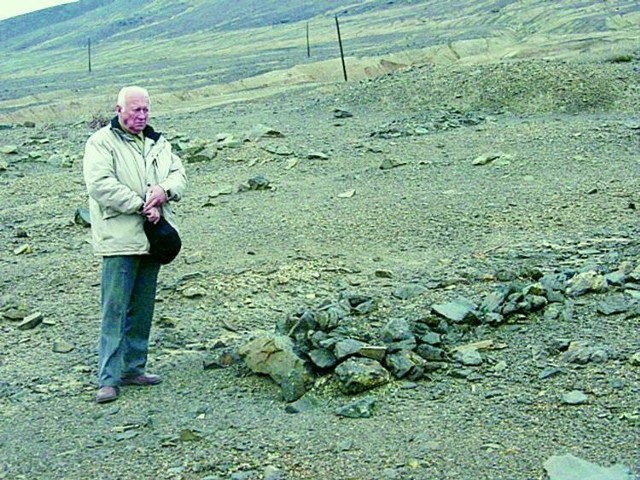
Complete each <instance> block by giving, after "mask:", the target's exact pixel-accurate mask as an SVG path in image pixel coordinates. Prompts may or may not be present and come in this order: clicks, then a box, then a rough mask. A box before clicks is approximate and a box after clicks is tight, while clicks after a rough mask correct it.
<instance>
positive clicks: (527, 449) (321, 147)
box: [0, 59, 640, 480]
mask: <svg viewBox="0 0 640 480" xmlns="http://www.w3.org/2000/svg"><path fill="white" fill-rule="evenodd" d="M639 72H640V64H639V63H638V61H637V59H636V60H635V61H630V62H620V63H569V62H557V63H555V62H541V61H534V60H532V61H523V62H517V63H502V64H495V65H490V66H468V67H462V66H457V67H443V66H440V67H437V68H436V67H424V68H412V69H409V70H405V71H399V72H395V73H393V74H390V75H386V76H384V77H380V78H378V79H376V80H370V81H365V82H360V83H354V84H346V85H332V86H323V87H319V88H310V89H308V90H300V89H298V90H296V91H295V93H292V94H289V95H283V96H281V97H272V98H268V99H263V100H260V101H254V102H246V103H237V104H230V105H226V106H221V107H215V108H212V109H210V110H204V111H200V112H198V113H197V114H190V115H175V116H172V117H163V118H156V119H155V121H154V122H152V123H153V124H154V125H155V126H156V127H157V128H158V129H160V130H162V131H166V132H168V133H169V134H170V135H171V136H172V138H173V139H174V143H179V142H182V143H185V144H190V145H192V144H195V143H197V141H198V139H203V140H207V141H209V142H210V143H215V141H216V136H217V135H221V134H232V135H234V136H235V137H236V138H242V136H243V133H244V132H246V131H247V130H248V129H250V128H251V127H252V126H254V125H256V124H264V125H267V126H269V127H271V128H273V129H275V130H278V131H279V132H281V133H282V134H283V135H284V137H283V138H263V139H260V140H258V141H254V142H242V143H239V144H238V145H237V146H235V147H230V148H220V149H219V150H218V153H217V156H216V157H215V158H213V159H212V160H211V161H209V162H199V163H187V169H188V173H189V177H190V182H191V186H190V190H189V194H188V197H187V198H185V200H184V202H183V203H182V204H180V205H179V208H178V213H179V215H180V217H181V225H182V232H183V240H184V250H183V252H182V253H181V256H180V257H179V259H178V260H177V261H176V262H175V263H174V264H172V265H169V266H167V267H163V270H162V272H161V287H160V290H159V294H158V299H157V310H156V320H155V325H154V329H153V332H152V346H151V352H150V365H149V370H150V371H153V372H157V373H160V374H162V375H163V376H164V377H165V382H164V383H163V384H161V385H160V386H157V387H153V388H136V387H126V388H124V390H123V393H122V395H121V397H120V398H119V399H118V400H117V401H116V402H115V403H112V404H107V405H100V406H98V405H96V404H95V403H93V396H94V393H95V389H96V384H95V373H96V372H95V364H96V359H97V354H96V342H97V338H98V328H99V312H98V309H99V304H98V300H99V299H98V295H99V268H100V262H99V260H98V259H95V258H94V257H93V256H92V254H91V248H90V245H89V244H88V237H89V234H88V229H86V228H84V227H82V226H81V225H79V224H77V223H76V222H74V212H75V210H76V208H78V207H83V206H84V205H85V203H86V194H85V191H84V186H83V183H82V177H81V173H80V168H79V165H78V158H79V155H80V154H81V151H82V148H83V144H84V140H85V139H86V137H87V135H88V134H89V133H90V129H89V128H88V126H86V125H84V124H75V125H36V127H35V128H27V127H23V126H17V125H16V126H14V128H11V129H8V130H4V131H3V139H2V141H0V147H2V146H3V145H5V146H7V145H15V146H17V150H18V153H15V154H0V164H2V162H4V168H0V184H1V185H2V187H3V192H4V196H3V197H4V200H3V203H2V207H1V208H0V237H1V238H2V245H4V247H3V248H2V249H0V279H1V281H2V283H1V284H0V285H1V286H0V288H1V290H0V293H1V297H0V299H1V301H0V308H1V309H2V313H3V315H4V318H0V331H1V332H2V335H1V336H0V478H3V479H4V478H7V479H9V478H11V479H35V478H42V479H54V478H55V479H59V478H65V479H67V478H68V479H82V478H96V479H98V478H99V479H133V478H163V479H164V478H167V479H235V480H242V479H247V480H249V479H270V480H275V479H278V478H281V479H321V478H323V479H385V480H386V479H443V480H444V479H456V480H498V479H505V480H533V479H542V478H545V470H544V467H543V464H544V462H545V461H546V460H547V459H548V458H549V457H551V456H553V455H561V454H566V453H571V454H573V455H575V456H577V457H580V458H583V459H585V460H587V461H589V462H593V463H596V464H599V465H602V466H611V465H613V464H617V463H619V464H622V465H625V466H626V467H628V468H630V469H631V471H632V472H633V473H634V474H635V475H640V463H639V458H640V454H639V453H640V451H639V447H638V445H639V442H640V411H639V410H638V405H640V383H639V380H640V367H638V365H637V364H635V365H634V363H633V361H632V358H633V357H634V355H637V354H638V353H639V352H640V343H639V340H638V338H639V337H638V327H639V321H638V318H640V317H638V315H637V314H634V313H633V312H636V311H637V310H633V308H632V309H631V310H630V311H631V313H629V312H626V313H625V314H614V315H604V314H602V313H600V312H599V311H598V308H597V306H598V305H599V302H601V301H603V300H605V299H606V298H608V297H609V296H610V295H612V294H613V293H615V294H622V295H625V296H626V297H627V298H628V300H629V302H630V304H631V305H632V306H635V302H637V300H635V297H634V296H633V291H631V290H633V289H626V290H624V291H623V290H622V289H614V291H608V292H605V293H597V294H595V293H594V294H588V295H584V296H581V297H579V298H577V299H571V300H569V299H568V300H565V302H564V303H563V304H561V308H562V309H563V311H564V312H565V314H563V315H560V316H559V317H557V318H555V319H550V318H549V317H548V316H546V315H544V314H543V313H542V312H539V313H532V314H529V315H519V316H516V317H515V318H514V319H512V320H511V321H509V322H507V323H506V324H504V325H501V326H498V327H492V326H488V325H481V326H479V327H475V328H472V329H469V330H468V331H466V332H465V333H464V335H463V336H462V337H461V338H460V342H461V343H468V342H472V341H477V340H483V339H484V340H487V339H490V340H493V342H494V344H495V345H500V348H494V349H492V350H489V351H487V352H484V362H483V363H482V365H480V366H477V367H473V368H472V370H473V371H474V373H476V375H472V376H471V377H469V376H466V377H464V378H459V377H460V375H457V374H456V372H458V371H459V368H458V367H457V366H456V365H455V362H452V363H451V365H449V366H448V368H446V369H444V370H442V371H439V372H436V373H434V374H433V375H432V376H431V378H430V380H426V379H424V380H420V381H417V382H409V381H401V380H399V381H395V382H392V383H390V384H388V385H386V386H384V387H379V388H377V389H374V390H372V391H370V392H367V393H366V395H373V396H374V397H375V399H376V404H375V409H374V414H373V416H372V417H370V418H359V419H348V418H343V417H339V416H337V415H336V414H335V413H334V412H335V409H336V408H337V407H340V406H342V405H345V404H346V403H349V402H350V401H352V400H353V397H351V396H347V395H344V394H342V393H340V392H339V390H338V389H336V388H335V381H334V379H332V377H331V376H324V377H319V379H318V381H317V382H316V385H315V387H314V389H313V391H312V392H311V394H313V395H314V396H315V397H316V398H317V400H318V405H317V406H316V408H313V409H311V410H309V411H305V412H302V413H298V414H291V413H287V411H286V410H285V407H286V406H287V404H286V403H285V402H283V401H282V400H281V398H280V392H279V389H278V387H277V386H276V385H275V384H274V383H273V382H272V381H271V380H269V379H268V378H265V377H261V376H258V375H254V374H252V373H251V372H249V371H248V369H247V368H245V367H244V366H243V365H242V364H234V365H232V366H230V367H228V368H224V369H204V368H203V364H205V363H206V362H207V361H208V360H209V359H211V358H212V357H215V355H216V354H217V353H218V352H219V351H220V350H222V349H224V348H231V349H233V348H235V347H237V346H239V345H241V344H243V343H245V342H246V341H247V339H249V338H251V337H252V336H253V335H255V334H256V332H258V331H261V330H266V331H272V330H273V328H274V326H275V324H276V322H277V321H278V320H280V319H282V318H283V317H285V316H287V315H288V314H290V313H291V312H294V311H296V310H297V309H299V308H314V307H317V306H318V305H319V304H320V303H321V302H322V301H323V300H326V299H335V298H337V297H338V296H339V295H340V294H341V293H344V292H354V293H357V294H361V295H367V296H370V297H373V298H375V299H376V301H377V303H378V309H377V311H376V312H375V314H374V315H373V320H375V321H379V322H384V321H386V320H388V319H390V318H407V319H409V320H415V319H417V318H421V317H424V316H425V315H429V313H430V311H431V306H432V305H434V304H436V303H441V302H444V301H449V300H452V299H455V298H458V297H463V298H467V299H471V300H473V301H476V302H477V301H480V300H481V299H482V298H483V296H484V295H487V294H488V293H489V292H491V291H492V290H494V289H495V288H496V287H497V286H500V285H504V284H505V282H507V283H508V282H522V283H527V282H529V281H530V278H531V272H533V271H540V272H543V273H551V272H559V271H567V270H575V271H581V270H596V271H602V272H610V271H613V270H616V269H617V268H618V266H619V265H621V264H623V262H629V264H630V265H631V267H633V268H635V267H636V266H638V265H639V263H638V254H639V253H640V245H639V244H638V241H637V232H638V226H637V225H638V223H637V211H636V205H637V203H638V200H639V199H638V193H637V178H638V168H639V164H638V159H639V158H640V156H639V155H638V154H639V153H640V149H639V132H640V130H639V127H640V118H639V117H638V112H639V111H640V104H639V100H638V99H639V98H640V95H639V94H638V93H639V92H638V85H640V82H639V80H640V73H639ZM336 109H342V110H345V111H348V112H349V113H351V114H352V116H350V117H346V118H338V117H340V115H336V112H335V110H336ZM180 135H181V136H180ZM185 136H188V137H189V139H187V138H185ZM187 140H188V141H187ZM270 146H277V147H280V148H284V147H286V148H287V149H289V150H290V152H291V154H289V155H278V154H273V153H270V152H269V151H268V149H269V147H270ZM272 150H273V149H272ZM317 151H321V152H323V153H324V154H326V158H309V153H311V152H317ZM37 152H40V154H41V156H40V157H38V155H37ZM29 153H31V156H29ZM53 154H56V155H57V156H55V157H53V158H52V157H51V156H52V155H53ZM483 156H484V158H485V159H486V162H483V161H477V159H479V158H480V157H483ZM489 157H494V158H493V159H492V160H488V158H489ZM474 160H476V162H474ZM61 161H62V163H63V164H68V165H69V166H68V167H64V166H62V167H61V166H60V162H61ZM474 163H477V164H475V165H474ZM381 166H382V167H383V168H381ZM256 176H262V177H264V178H265V179H267V180H268V181H269V183H270V186H271V188H269V189H266V190H256V191H253V190H250V191H242V189H240V191H239V190H238V188H237V187H238V186H239V185H241V184H246V183H247V182H248V181H249V179H252V178H255V177H256ZM222 191H230V193H229V194H219V193H220V192H222ZM379 271H385V272H387V273H388V275H385V276H384V277H382V278H381V276H380V275H378V274H376V272H379ZM416 282H418V283H421V284H425V285H431V286H432V288H429V289H427V290H426V291H425V292H424V293H423V294H422V295H419V296H417V297H414V298H410V299H408V300H399V299H397V298H395V297H394V296H393V295H392V293H393V291H394V290H395V289H396V288H398V287H399V286H402V285H406V284H414V283H416ZM188 292H195V293H194V294H193V295H191V294H189V293H188ZM634 308H635V307H634ZM15 311H19V312H22V313H23V314H24V313H26V314H31V313H34V312H41V313H42V316H43V319H44V322H43V323H41V324H40V325H38V326H37V327H35V328H33V329H26V330H21V329H18V328H17V325H18V324H19V321H16V320H12V319H10V318H9V317H10V316H11V312H15ZM567 341H569V342H570V341H576V342H577V341H590V342H593V343H595V344H597V345H603V346H605V347H606V349H607V351H609V352H611V353H610V354H609V355H608V357H607V359H606V361H603V362H599V363H597V362H589V363H585V364H571V365H565V366H563V368H562V372H561V373H560V374H558V375H554V376H551V377H548V378H541V372H543V371H544V370H545V369H546V368H549V367H554V366H559V365H560V363H561V359H560V357H561V355H560V353H559V351H558V349H557V348H556V347H557V345H559V344H562V343H564V342H567ZM574 390H579V391H580V392H583V393H584V394H585V395H586V401H585V402H583V403H580V404H577V405H568V404H566V402H564V401H563V400H562V397H563V395H565V394H566V393H568V392H571V391H574Z"/></svg>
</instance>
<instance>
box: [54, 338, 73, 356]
mask: <svg viewBox="0 0 640 480" xmlns="http://www.w3.org/2000/svg"><path fill="white" fill-rule="evenodd" d="M73 349H74V346H73V345H72V344H71V343H69V342H67V341H66V340H56V341H55V342H53V351H54V353H69V352H71V351H73Z"/></svg>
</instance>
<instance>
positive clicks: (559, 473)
mask: <svg viewBox="0 0 640 480" xmlns="http://www.w3.org/2000/svg"><path fill="white" fill-rule="evenodd" d="M544 468H545V470H546V471H547V474H548V475H549V480H634V478H633V475H632V474H631V472H630V471H629V469H628V468H627V467H625V466H623V465H619V464H617V465H614V466H612V467H609V468H605V467H601V466H599V465H596V464H595V463H591V462H588V461H586V460H583V459H581V458H578V457H574V456H573V455H571V454H568V455H554V456H553V457H551V458H549V459H548V460H547V461H546V462H544Z"/></svg>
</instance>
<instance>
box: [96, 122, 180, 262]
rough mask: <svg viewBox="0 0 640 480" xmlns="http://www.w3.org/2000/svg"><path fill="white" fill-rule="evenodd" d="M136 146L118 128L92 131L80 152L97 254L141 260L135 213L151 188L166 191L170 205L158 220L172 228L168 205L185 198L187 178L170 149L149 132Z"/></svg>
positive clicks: (143, 245)
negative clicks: (163, 219)
mask: <svg viewBox="0 0 640 480" xmlns="http://www.w3.org/2000/svg"><path fill="white" fill-rule="evenodd" d="M143 133H144V149H143V150H144V152H143V151H142V149H141V143H142V142H140V143H136V141H135V139H134V138H133V137H132V136H131V135H128V134H126V133H125V132H124V131H123V130H122V128H121V127H120V125H119V123H118V118H117V117H115V118H114V119H113V120H111V124H110V125H107V126H106V127H103V128H101V129H100V130H98V131H97V132H95V133H94V134H93V135H91V137H90V138H89V140H87V144H86V147H85V152H84V160H83V173H84V180H85V183H86V185H87V191H88V192H89V210H90V213H91V233H92V237H93V250H94V252H95V254H96V255H100V256H113V255H143V254H146V253H148V252H149V242H148V241H147V237H146V235H145V233H144V229H143V224H144V221H145V218H144V217H143V216H142V215H141V214H140V210H141V208H142V206H143V205H144V200H145V196H146V193H147V191H148V189H149V188H151V187H153V186H154V185H160V186H161V187H162V188H164V190H165V192H167V196H168V197H169V202H167V203H165V204H164V205H163V206H162V215H163V216H164V217H165V218H166V219H167V221H168V222H169V223H171V224H172V225H173V226H174V227H175V228H177V226H176V223H175V219H174V215H173V213H172V211H171V202H173V201H178V200H180V198H181V197H182V195H183V194H184V191H185V189H186V186H187V178H186V174H185V170H184V167H183V165H182V162H181V161H180V158H178V156H177V155H175V154H174V153H173V152H172V151H171V144H170V143H169V142H168V141H167V139H166V138H164V137H163V136H162V135H160V134H159V133H157V132H155V131H154V130H153V129H152V128H151V127H149V126H147V127H146V128H145V129H144V132H143Z"/></svg>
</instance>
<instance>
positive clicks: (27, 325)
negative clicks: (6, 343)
mask: <svg viewBox="0 0 640 480" xmlns="http://www.w3.org/2000/svg"><path fill="white" fill-rule="evenodd" d="M43 318H44V316H43V315H42V313H41V312H34V313H32V314H30V315H27V316H26V317H24V319H22V321H21V322H20V323H19V324H18V330H31V329H32V328H35V327H37V326H38V325H40V324H41V323H42V320H43Z"/></svg>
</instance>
